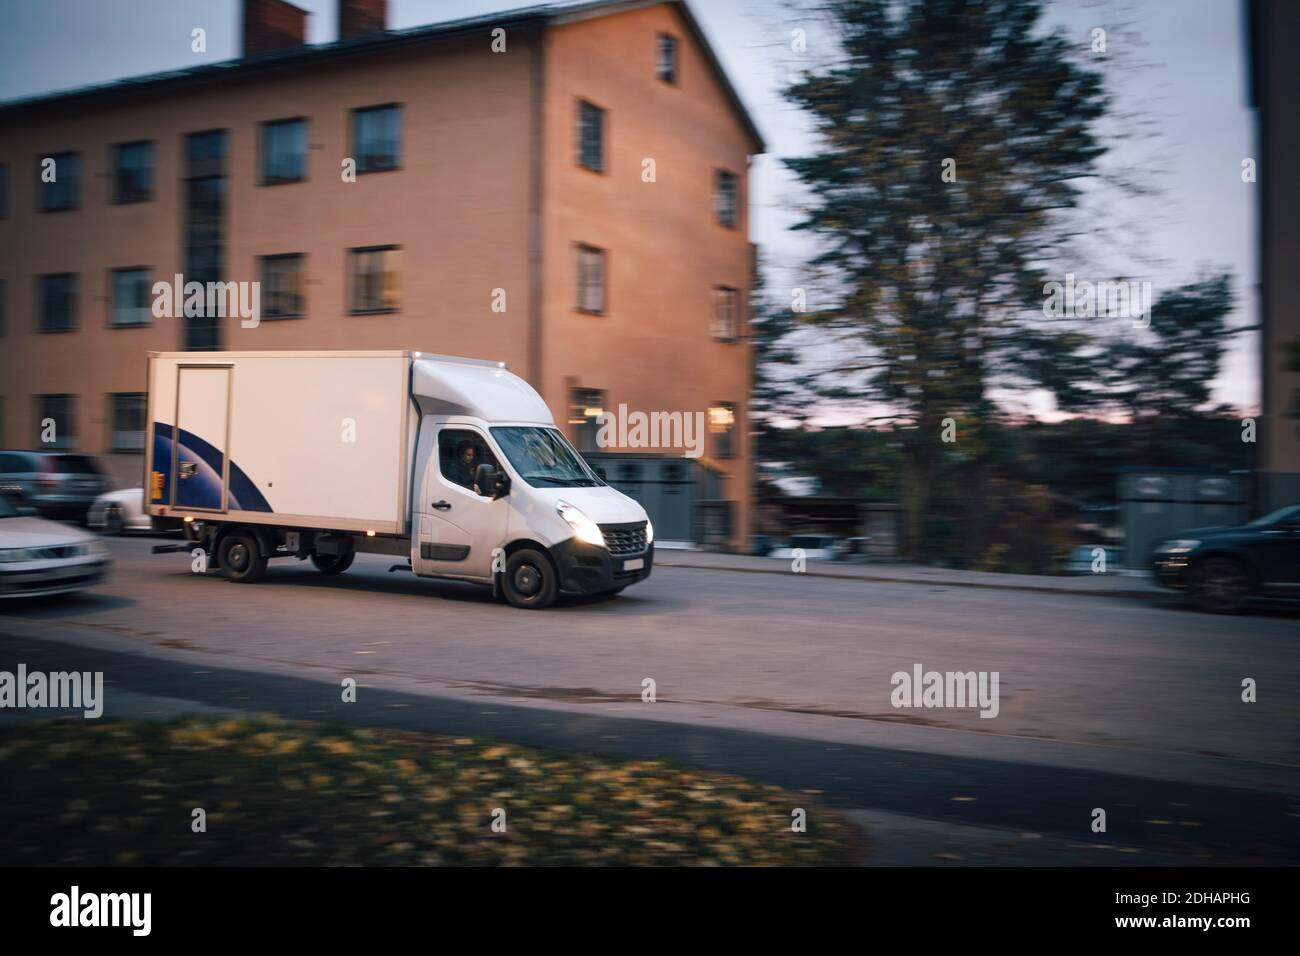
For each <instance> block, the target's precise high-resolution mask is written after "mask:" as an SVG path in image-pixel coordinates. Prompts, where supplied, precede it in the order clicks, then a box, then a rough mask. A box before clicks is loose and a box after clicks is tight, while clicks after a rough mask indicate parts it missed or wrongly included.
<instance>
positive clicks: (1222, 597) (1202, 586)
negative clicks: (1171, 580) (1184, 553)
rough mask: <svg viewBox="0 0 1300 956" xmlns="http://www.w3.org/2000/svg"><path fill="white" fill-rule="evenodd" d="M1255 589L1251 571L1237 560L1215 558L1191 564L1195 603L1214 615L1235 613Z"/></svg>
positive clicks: (1192, 589) (1193, 599)
mask: <svg viewBox="0 0 1300 956" xmlns="http://www.w3.org/2000/svg"><path fill="white" fill-rule="evenodd" d="M1253 589H1254V587H1253V582H1252V580H1251V576H1250V569H1248V568H1247V567H1246V566H1245V565H1244V564H1242V563H1241V562H1240V561H1238V560H1237V559H1236V558H1229V557H1223V556H1219V555H1214V556H1211V557H1208V558H1202V559H1201V560H1200V561H1197V562H1196V564H1194V565H1192V573H1191V594H1192V601H1194V602H1195V604H1196V606H1197V607H1199V608H1200V609H1201V610H1202V611H1209V612H1210V613H1211V614H1234V613H1236V612H1237V611H1240V610H1241V608H1242V606H1243V605H1245V603H1246V600H1247V599H1248V598H1249V597H1250V593H1251V591H1252V590H1253Z"/></svg>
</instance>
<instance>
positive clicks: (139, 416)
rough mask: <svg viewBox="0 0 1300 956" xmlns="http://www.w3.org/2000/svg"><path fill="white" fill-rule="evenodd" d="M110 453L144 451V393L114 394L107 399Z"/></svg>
mask: <svg viewBox="0 0 1300 956" xmlns="http://www.w3.org/2000/svg"><path fill="white" fill-rule="evenodd" d="M108 398H109V409H108V411H109V422H110V423H111V425H112V429H113V431H112V435H111V436H110V442H111V447H110V450H111V451H144V413H145V394H144V392H116V393H114V394H112V395H110V396H109V397H108Z"/></svg>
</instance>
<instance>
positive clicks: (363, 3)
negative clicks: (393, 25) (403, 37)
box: [339, 0, 388, 40]
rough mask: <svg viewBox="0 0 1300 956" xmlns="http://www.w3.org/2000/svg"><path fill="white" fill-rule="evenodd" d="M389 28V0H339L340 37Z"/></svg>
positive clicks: (347, 37) (343, 38)
mask: <svg viewBox="0 0 1300 956" xmlns="http://www.w3.org/2000/svg"><path fill="white" fill-rule="evenodd" d="M386 29H388V0H339V39H340V40H350V39H352V38H353V37H360V36H365V35H366V34H367V33H381V32H383V31H384V30H386Z"/></svg>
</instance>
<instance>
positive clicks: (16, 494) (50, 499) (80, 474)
mask: <svg viewBox="0 0 1300 956" xmlns="http://www.w3.org/2000/svg"><path fill="white" fill-rule="evenodd" d="M108 487H109V483H108V478H107V477H105V475H104V473H103V472H102V471H101V470H100V468H99V464H98V463H97V462H96V461H95V459H94V458H92V457H90V456H89V455H79V454H76V453H74V452H62V451H0V494H5V495H8V496H9V497H10V498H11V499H17V500H18V501H20V502H23V503H25V504H28V505H31V506H32V507H33V508H35V509H36V510H37V511H38V512H40V513H41V514H42V515H45V516H46V517H49V518H76V519H77V520H79V521H80V520H84V519H85V517H86V511H87V509H89V508H90V505H91V503H92V502H93V501H94V500H95V499H96V498H98V497H99V496H100V495H102V494H103V493H104V492H106V491H108Z"/></svg>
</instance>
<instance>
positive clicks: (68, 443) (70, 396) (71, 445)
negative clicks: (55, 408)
mask: <svg viewBox="0 0 1300 956" xmlns="http://www.w3.org/2000/svg"><path fill="white" fill-rule="evenodd" d="M32 398H33V399H34V401H35V405H36V409H35V410H36V416H35V420H34V421H33V424H34V425H35V426H36V437H35V439H34V440H33V442H32V447H33V448H35V449H37V450H38V451H77V450H78V447H77V442H78V440H79V438H80V436H79V435H78V434H77V395H76V393H75V392H37V393H36V394H35V395H33V396H32ZM47 398H64V399H67V408H66V410H65V414H66V418H67V420H68V423H69V424H70V426H71V429H72V431H71V434H68V430H67V429H63V430H62V431H63V437H62V438H59V437H58V432H59V430H60V429H59V428H58V422H57V418H56V416H54V415H47V414H46V413H45V399H47ZM46 418H56V422H55V425H56V428H55V431H56V437H55V440H54V443H53V444H48V443H46V442H43V441H41V431H42V428H41V421H42V420H44V419H46Z"/></svg>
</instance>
